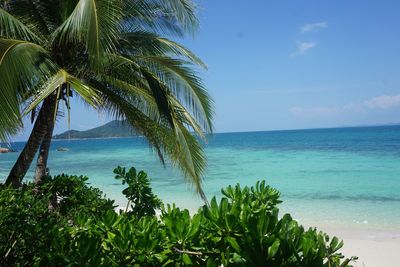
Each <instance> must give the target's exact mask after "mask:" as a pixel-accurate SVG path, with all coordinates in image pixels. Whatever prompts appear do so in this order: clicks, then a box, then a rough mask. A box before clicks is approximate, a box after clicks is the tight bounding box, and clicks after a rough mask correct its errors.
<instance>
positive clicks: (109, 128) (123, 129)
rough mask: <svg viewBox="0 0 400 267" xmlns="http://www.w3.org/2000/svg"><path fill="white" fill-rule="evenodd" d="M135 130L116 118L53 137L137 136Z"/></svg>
mask: <svg viewBox="0 0 400 267" xmlns="http://www.w3.org/2000/svg"><path fill="white" fill-rule="evenodd" d="M135 135H136V134H135V130H134V129H133V128H132V127H131V126H130V125H128V124H127V123H126V122H124V121H120V120H114V121H110V122H109V123H106V124H104V125H102V126H99V127H96V128H93V129H89V130H86V131H77V130H69V131H66V132H64V133H61V134H57V135H55V136H53V139H89V138H111V137H130V136H135Z"/></svg>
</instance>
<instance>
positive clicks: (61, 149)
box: [57, 147, 69, 152]
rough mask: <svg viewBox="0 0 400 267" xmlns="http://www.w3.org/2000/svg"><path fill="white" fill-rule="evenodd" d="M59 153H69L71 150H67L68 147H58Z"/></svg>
mask: <svg viewBox="0 0 400 267" xmlns="http://www.w3.org/2000/svg"><path fill="white" fill-rule="evenodd" d="M57 151H59V152H67V151H69V149H68V148H66V147H57Z"/></svg>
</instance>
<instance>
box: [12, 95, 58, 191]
mask: <svg viewBox="0 0 400 267" xmlns="http://www.w3.org/2000/svg"><path fill="white" fill-rule="evenodd" d="M56 100H57V96H56V95H51V96H49V97H47V98H46V99H45V100H44V102H43V105H42V107H41V108H40V112H39V115H38V117H37V118H36V121H35V124H34V126H33V129H32V132H31V134H30V136H29V139H28V141H27V142H26V144H25V147H24V149H23V150H22V152H21V154H20V155H19V157H18V159H17V161H16V162H15V164H14V166H13V168H12V169H11V171H10V174H9V175H8V177H7V180H6V182H5V184H6V185H12V186H13V187H14V188H18V187H20V186H21V182H22V179H23V178H24V176H25V174H26V172H27V171H28V169H29V167H30V166H31V163H32V161H33V159H34V157H35V155H36V152H37V150H38V148H39V146H40V144H41V143H42V140H43V137H44V136H45V134H46V132H47V126H46V121H47V118H48V117H51V118H52V119H53V116H54V111H55V106H56Z"/></svg>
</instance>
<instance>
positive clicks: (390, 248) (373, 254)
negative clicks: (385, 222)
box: [317, 227, 400, 267]
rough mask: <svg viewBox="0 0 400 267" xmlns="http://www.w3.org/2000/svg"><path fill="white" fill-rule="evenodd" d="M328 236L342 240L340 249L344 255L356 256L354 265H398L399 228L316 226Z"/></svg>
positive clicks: (356, 266) (389, 266) (358, 266)
mask: <svg viewBox="0 0 400 267" xmlns="http://www.w3.org/2000/svg"><path fill="white" fill-rule="evenodd" d="M317 229H318V230H321V231H324V232H326V233H327V234H328V235H329V236H330V237H331V236H336V237H338V238H339V239H340V240H343V242H344V245H343V247H342V248H341V249H340V251H341V252H342V253H343V255H345V256H346V257H351V256H357V257H358V260H357V261H356V262H354V263H353V266H355V267H364V266H365V267H382V266H385V267H391V266H393V267H395V266H398V260H396V255H397V254H398V252H399V251H400V230H399V231H388V230H375V229H354V228H336V227H322V228H319V227H317Z"/></svg>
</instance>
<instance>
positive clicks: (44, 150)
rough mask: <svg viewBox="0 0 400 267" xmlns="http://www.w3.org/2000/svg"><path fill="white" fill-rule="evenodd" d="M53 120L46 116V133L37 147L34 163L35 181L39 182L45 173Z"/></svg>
mask: <svg viewBox="0 0 400 267" xmlns="http://www.w3.org/2000/svg"><path fill="white" fill-rule="evenodd" d="M54 124H55V120H54V118H53V117H50V116H49V117H48V118H47V121H46V134H45V135H44V137H43V140H42V144H41V145H40V149H39V156H38V159H37V164H36V171H35V183H37V184H40V183H41V182H42V179H43V177H44V176H45V175H46V170H47V160H48V158H49V151H50V145H51V138H52V137H53V130H54Z"/></svg>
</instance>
